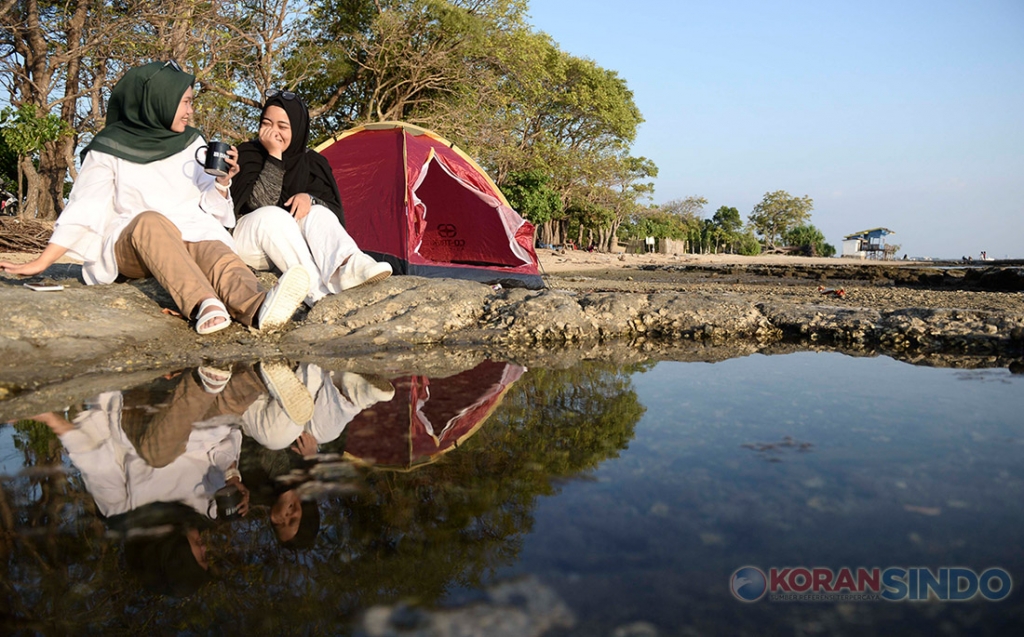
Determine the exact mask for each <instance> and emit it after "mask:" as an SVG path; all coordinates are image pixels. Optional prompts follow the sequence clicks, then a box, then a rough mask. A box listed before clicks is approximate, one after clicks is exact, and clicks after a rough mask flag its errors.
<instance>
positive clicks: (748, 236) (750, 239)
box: [736, 228, 761, 257]
mask: <svg viewBox="0 0 1024 637" xmlns="http://www.w3.org/2000/svg"><path fill="white" fill-rule="evenodd" d="M736 251H737V252H739V253H740V254H742V255H744V256H748V257H756V256H757V255H759V254H761V242H760V241H758V240H757V237H756V236H754V230H753V229H751V228H748V229H747V231H746V232H745V233H743V234H741V235H740V237H739V240H738V242H737V245H736Z"/></svg>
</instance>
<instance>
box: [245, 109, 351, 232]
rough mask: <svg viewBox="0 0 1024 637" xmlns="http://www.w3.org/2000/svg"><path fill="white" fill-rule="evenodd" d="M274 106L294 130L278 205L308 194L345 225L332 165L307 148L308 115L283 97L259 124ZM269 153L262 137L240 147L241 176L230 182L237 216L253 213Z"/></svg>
mask: <svg viewBox="0 0 1024 637" xmlns="http://www.w3.org/2000/svg"><path fill="white" fill-rule="evenodd" d="M271 106H278V107H280V108H282V109H284V112H285V113H287V114H288V122H289V123H290V124H291V127H292V141H291V142H290V143H289V144H288V148H286V149H285V151H284V153H282V155H281V161H282V163H283V164H284V183H283V184H282V187H281V198H280V199H279V200H278V202H277V205H279V206H281V207H284V202H285V201H288V199H290V198H291V197H292V196H293V195H297V194H299V193H303V192H304V193H308V194H310V195H312V196H314V197H316V198H317V200H319V202H320V203H322V204H323V205H325V206H327V207H328V208H330V209H331V210H332V211H333V212H334V214H336V215H337V216H338V220H339V221H341V225H343V226H344V225H345V213H344V211H343V210H342V207H341V195H340V194H339V192H338V183H337V182H336V181H335V180H334V174H333V173H332V172H331V165H330V164H328V163H327V160H326V159H325V158H324V157H323V156H322V155H321V154H320V153H318V152H316V151H314V150H310V149H309V148H307V146H308V144H309V111H308V110H307V109H306V105H305V104H304V103H303V102H302V100H301V99H299V98H298V97H294V98H292V99H285V98H284V97H283V96H281V95H275V96H273V97H271V98H268V99H267V101H266V103H265V104H264V105H263V111H262V112H261V113H260V121H262V120H263V117H264V116H265V115H266V114H267V109H268V108H270V107H271ZM269 156H270V155H269V154H268V153H267V149H266V148H264V147H263V144H262V143H260V140H259V137H257V138H256V139H253V140H250V141H247V142H245V143H243V144H241V145H240V146H239V147H238V167H239V169H240V170H239V172H238V174H237V175H235V177H234V179H233V180H232V182H231V198H232V199H233V200H234V202H235V214H237V215H239V216H241V215H244V214H247V213H250V212H252V211H253V207H252V206H251V205H249V196H250V195H251V194H252V188H253V186H255V185H256V182H257V181H258V180H259V177H260V173H261V172H262V171H263V164H264V163H265V162H266V161H267V157H269Z"/></svg>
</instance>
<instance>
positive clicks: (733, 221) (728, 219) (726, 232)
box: [711, 206, 743, 253]
mask: <svg viewBox="0 0 1024 637" xmlns="http://www.w3.org/2000/svg"><path fill="white" fill-rule="evenodd" d="M711 221H712V222H713V223H714V224H715V227H716V228H717V229H718V237H719V238H720V239H721V241H723V242H724V243H725V245H726V246H727V247H728V248H729V250H730V252H735V251H736V243H737V242H738V241H739V238H740V230H741V229H742V228H743V221H742V220H741V219H740V211H739V210H737V209H736V208H731V207H729V206H721V207H719V208H718V210H716V211H715V215H714V216H713V217H712V218H711ZM715 252H716V253H717V252H718V249H717V246H716V248H715Z"/></svg>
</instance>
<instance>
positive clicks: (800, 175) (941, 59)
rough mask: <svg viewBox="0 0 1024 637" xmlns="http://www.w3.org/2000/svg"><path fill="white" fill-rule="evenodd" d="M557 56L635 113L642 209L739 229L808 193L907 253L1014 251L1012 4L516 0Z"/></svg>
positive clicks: (1019, 220) (1019, 24)
mask: <svg viewBox="0 0 1024 637" xmlns="http://www.w3.org/2000/svg"><path fill="white" fill-rule="evenodd" d="M530 15H531V22H532V24H533V25H534V27H535V28H536V29H537V30H539V31H544V32H546V33H548V34H549V35H551V37H552V38H554V40H555V41H556V42H558V44H559V45H560V46H561V48H562V49H563V50H564V51H567V52H569V53H572V54H573V55H577V56H580V57H586V58H590V59H592V60H594V61H595V62H597V63H598V64H599V65H601V66H602V67H604V68H606V69H611V70H615V71H617V72H618V73H619V75H620V76H622V77H623V78H624V79H625V80H626V81H627V83H628V85H629V88H630V89H631V90H632V91H633V94H634V97H635V100H636V103H637V106H638V107H639V108H640V111H641V112H642V113H643V116H644V119H645V120H646V121H645V122H644V124H643V125H642V126H641V128H640V131H639V134H638V136H637V140H636V143H635V145H634V147H633V154H634V155H642V156H644V157H648V158H650V159H652V160H653V161H654V162H655V163H656V164H657V166H658V169H659V171H660V172H659V175H658V178H657V180H656V187H657V190H656V193H655V196H654V200H653V201H654V203H664V202H666V201H669V200H671V199H675V198H679V197H685V196H688V195H701V196H704V197H706V198H707V199H708V206H707V207H706V208H705V212H706V214H707V216H710V215H712V214H713V213H714V211H715V210H716V209H717V208H718V207H719V206H723V205H725V206H735V207H736V208H738V209H739V211H740V214H741V215H742V216H743V218H744V219H746V217H747V215H748V214H750V211H751V209H752V208H753V207H754V205H756V204H757V202H759V201H760V200H761V198H762V197H763V196H764V194H765V193H766V192H769V191H773V190H786V191H788V192H789V193H790V194H792V195H796V196H802V195H809V196H810V197H811V198H812V199H814V212H813V213H812V219H811V221H812V223H813V224H814V225H816V226H817V227H818V228H820V229H821V230H822V232H824V233H825V236H826V239H827V240H828V242H829V243H832V244H833V245H834V246H836V248H837V249H841V243H842V238H843V235H845V234H850V233H853V232H856V231H859V230H864V229H867V228H873V227H877V226H884V227H887V228H889V229H891V230H893V231H895V232H896V234H895V235H892V236H890V237H888V240H889V242H890V243H899V244H901V245H902V248H901V251H900V252H901V254H902V253H903V252H906V253H908V254H910V256H931V257H960V256H962V255H972V256H974V257H975V258H977V257H978V254H979V252H980V251H981V250H986V251H987V252H988V255H989V256H990V257H998V258H1003V257H1006V256H1009V257H1016V258H1024V1H1022V0H1001V1H997V0H976V1H973V2H964V1H946V0H931V1H917V0H915V1H903V0H889V1H883V2H878V1H875V0H856V1H845V2H837V1H831V0H822V1H818V2H812V1H806V2H778V1H772V0H768V1H753V0H744V1H739V0H737V1H730V0H720V1H718V2H714V1H703V0H700V1H694V2H685V1H682V0H676V1H671V0H648V1H635V2H621V1H619V2H611V1H610V0H531V2H530Z"/></svg>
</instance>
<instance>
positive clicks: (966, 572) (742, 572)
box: [730, 566, 1013, 602]
mask: <svg viewBox="0 0 1024 637" xmlns="http://www.w3.org/2000/svg"><path fill="white" fill-rule="evenodd" d="M730 589H731V590H732V594H733V596H734V597H736V599H738V600H740V601H743V602H756V601H758V600H760V599H761V598H762V597H764V596H766V595H767V597H768V600H769V601H773V602H799V601H836V602H851V601H889V602H901V601H926V600H929V599H930V600H939V601H945V602H963V601H967V600H971V599H977V598H979V597H980V598H981V599H984V600H987V601H990V602H998V601H1002V600H1004V599H1006V598H1007V597H1008V596H1009V594H1010V591H1011V590H1012V589H1013V580H1012V578H1011V577H1010V574H1009V573H1008V572H1007V571H1006V570H1005V569H1002V568H998V567H992V568H989V569H986V570H985V571H983V572H982V573H981V574H980V575H979V574H978V573H976V572H975V571H973V570H972V569H969V568H963V567H941V568H938V569H935V570H932V569H929V568H927V567H923V566H912V567H906V568H904V567H899V566H890V567H888V568H884V569H882V568H878V567H873V568H855V569H851V568H847V567H843V568H840V569H838V570H833V569H831V568H821V567H813V568H807V567H802V566H798V567H785V568H776V567H773V568H770V569H768V572H767V574H765V573H764V572H763V571H761V569H759V568H757V567H755V566H744V567H742V568H740V569H737V570H736V572H734V573H733V574H732V577H731V578H730Z"/></svg>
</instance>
